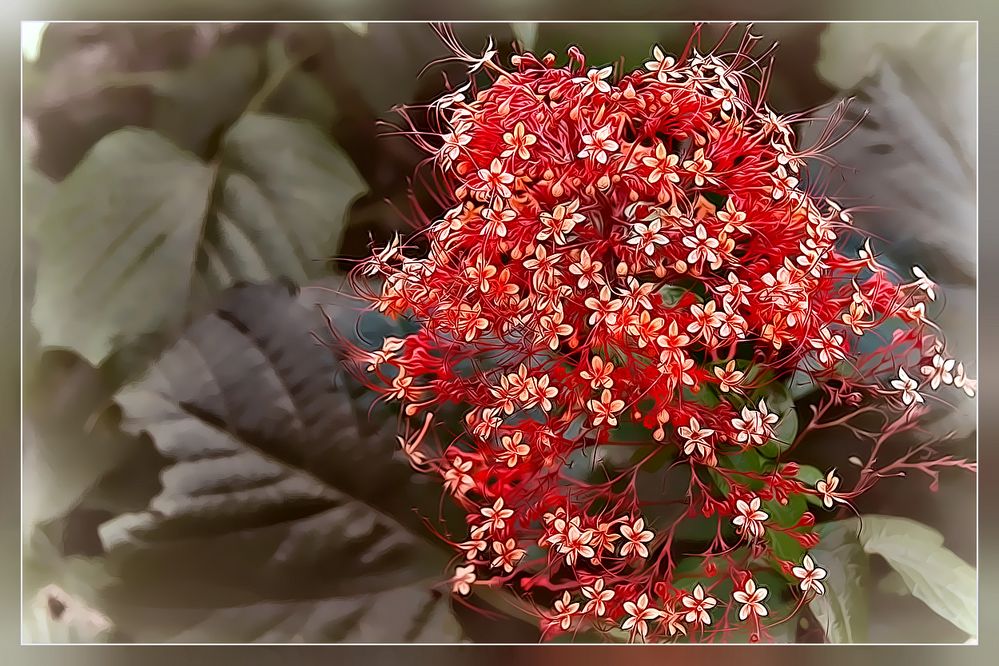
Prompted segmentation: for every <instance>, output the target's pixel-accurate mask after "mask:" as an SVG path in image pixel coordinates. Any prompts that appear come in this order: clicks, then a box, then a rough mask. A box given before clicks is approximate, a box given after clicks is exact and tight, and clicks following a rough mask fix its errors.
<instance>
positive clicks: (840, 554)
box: [808, 519, 869, 643]
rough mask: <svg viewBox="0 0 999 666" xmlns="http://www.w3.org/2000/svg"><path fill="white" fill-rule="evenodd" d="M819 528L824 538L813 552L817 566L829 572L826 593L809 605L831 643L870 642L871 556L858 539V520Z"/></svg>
mask: <svg viewBox="0 0 999 666" xmlns="http://www.w3.org/2000/svg"><path fill="white" fill-rule="evenodd" d="M816 529H817V531H818V532H819V533H820V534H821V536H822V541H821V542H820V543H819V545H818V546H816V547H815V548H813V549H812V551H811V552H810V553H809V554H810V555H811V556H812V559H813V560H815V565H816V566H819V567H822V568H823V569H825V570H826V571H827V572H828V575H827V576H826V578H825V579H824V580H823V581H822V583H823V585H824V586H825V590H826V591H825V594H822V595H818V596H815V597H814V598H813V599H812V600H811V601H810V602H809V604H808V607H809V608H810V609H811V611H812V613H813V614H814V615H815V619H816V620H818V623H819V625H820V626H821V627H822V629H823V631H824V632H825V635H826V639H827V640H828V641H829V642H830V643H863V642H866V641H867V634H868V621H867V585H868V584H869V583H868V577H869V576H868V573H869V569H868V562H867V555H866V554H865V553H864V549H863V548H862V547H861V545H860V541H859V540H858V539H857V523H856V521H855V520H854V519H850V520H840V521H836V522H832V523H824V524H822V525H820V526H818V527H817V528H816Z"/></svg>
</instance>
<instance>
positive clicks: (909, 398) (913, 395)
mask: <svg viewBox="0 0 999 666" xmlns="http://www.w3.org/2000/svg"><path fill="white" fill-rule="evenodd" d="M891 386H892V388H893V389H896V390H898V391H901V392H902V403H903V404H905V405H911V404H912V403H914V402H923V396H921V395H920V394H919V391H917V390H916V389H917V388H918V387H919V382H917V381H916V380H915V379H913V378H912V377H910V376H909V375H907V374H906V372H905V369H904V368H899V369H898V379H893V380H892V382H891Z"/></svg>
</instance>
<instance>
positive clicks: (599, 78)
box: [572, 65, 614, 97]
mask: <svg viewBox="0 0 999 666" xmlns="http://www.w3.org/2000/svg"><path fill="white" fill-rule="evenodd" d="M613 71H614V68H613V67H611V66H609V65H608V66H607V67H603V68H601V69H597V68H596V67H594V68H592V69H590V71H588V72H587V73H586V76H577V77H575V78H573V80H572V82H573V83H582V84H583V89H582V90H581V91H580V93H579V94H580V95H582V96H583V97H586V96H587V95H590V94H592V93H594V92H602V93H609V92H610V91H611V87H610V84H609V83H607V79H608V78H609V77H610V75H611V72H613Z"/></svg>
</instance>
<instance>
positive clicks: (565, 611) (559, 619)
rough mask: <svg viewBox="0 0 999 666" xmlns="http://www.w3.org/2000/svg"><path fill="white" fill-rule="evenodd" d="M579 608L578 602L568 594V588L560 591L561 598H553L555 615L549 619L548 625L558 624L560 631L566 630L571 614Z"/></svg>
mask: <svg viewBox="0 0 999 666" xmlns="http://www.w3.org/2000/svg"><path fill="white" fill-rule="evenodd" d="M578 610H579V602H578V601H573V600H572V597H571V596H570V595H569V590H566V591H565V592H563V593H562V598H561V599H556V600H555V617H553V618H552V619H551V622H550V625H549V626H555V625H558V626H559V628H560V629H562V631H568V630H569V627H570V626H572V616H573V615H575V614H576V612H577V611H578Z"/></svg>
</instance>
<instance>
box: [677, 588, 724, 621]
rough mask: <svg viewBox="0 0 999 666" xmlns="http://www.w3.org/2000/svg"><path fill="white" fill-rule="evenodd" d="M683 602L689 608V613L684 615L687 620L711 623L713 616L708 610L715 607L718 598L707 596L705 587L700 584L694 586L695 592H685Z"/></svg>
mask: <svg viewBox="0 0 999 666" xmlns="http://www.w3.org/2000/svg"><path fill="white" fill-rule="evenodd" d="M681 602H682V603H683V605H684V607H686V608H687V609H688V610H687V615H686V616H684V621H685V622H688V623H689V622H700V623H701V624H711V616H710V615H709V614H708V611H709V610H711V609H712V608H714V607H715V604H717V603H718V600H717V599H715V598H714V597H712V596H705V594H704V588H703V587H701V586H700V584H698V585H697V587H695V588H694V592H693V594H685V595H684V596H683V599H682V600H681Z"/></svg>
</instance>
